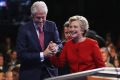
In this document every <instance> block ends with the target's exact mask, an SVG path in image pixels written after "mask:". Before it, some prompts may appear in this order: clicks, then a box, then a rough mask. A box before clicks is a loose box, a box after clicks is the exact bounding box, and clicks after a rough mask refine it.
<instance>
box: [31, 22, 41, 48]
mask: <svg viewBox="0 0 120 80" xmlns="http://www.w3.org/2000/svg"><path fill="white" fill-rule="evenodd" d="M30 31H31V35H32V37H31V38H32V39H33V40H34V42H35V44H36V45H37V47H38V48H39V49H41V46H40V43H39V38H38V35H37V32H36V29H35V26H34V24H33V22H32V23H31V26H30Z"/></svg>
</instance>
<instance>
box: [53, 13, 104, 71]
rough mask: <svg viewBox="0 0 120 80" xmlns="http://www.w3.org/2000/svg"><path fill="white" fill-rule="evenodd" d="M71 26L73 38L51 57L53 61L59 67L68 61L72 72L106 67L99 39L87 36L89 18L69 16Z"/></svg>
mask: <svg viewBox="0 0 120 80" xmlns="http://www.w3.org/2000/svg"><path fill="white" fill-rule="evenodd" d="M69 27H70V32H71V37H72V40H70V41H68V42H66V44H65V45H64V48H63V50H62V52H61V53H60V55H59V56H58V57H57V56H53V57H52V58H51V63H52V64H54V65H56V66H58V67H63V66H64V64H65V63H68V65H69V67H70V72H71V73H75V72H79V71H85V70H90V69H95V68H100V67H104V66H105V64H104V62H103V60H102V56H101V52H100V48H99V46H98V43H97V41H95V40H93V39H90V38H87V37H85V33H86V32H87V31H88V28H89V25H88V21H87V19H86V18H85V17H83V16H78V15H76V16H72V17H70V18H69Z"/></svg>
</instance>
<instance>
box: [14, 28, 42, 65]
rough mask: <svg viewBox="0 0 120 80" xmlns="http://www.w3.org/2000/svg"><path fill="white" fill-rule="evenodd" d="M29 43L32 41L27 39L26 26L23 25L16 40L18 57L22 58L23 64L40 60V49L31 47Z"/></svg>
mask: <svg viewBox="0 0 120 80" xmlns="http://www.w3.org/2000/svg"><path fill="white" fill-rule="evenodd" d="M28 44H30V43H29V42H28V40H27V35H26V28H25V26H21V27H20V28H19V31H18V35H17V41H16V51H17V55H18V59H20V61H21V63H22V64H24V63H25V64H26V63H28V64H30V63H38V62H40V54H39V51H37V50H36V51H35V50H32V49H30V48H29V45H28Z"/></svg>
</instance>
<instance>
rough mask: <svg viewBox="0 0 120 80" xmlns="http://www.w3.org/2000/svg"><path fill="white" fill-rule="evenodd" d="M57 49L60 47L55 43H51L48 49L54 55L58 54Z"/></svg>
mask: <svg viewBox="0 0 120 80" xmlns="http://www.w3.org/2000/svg"><path fill="white" fill-rule="evenodd" d="M57 47H58V45H57V44H56V43H54V42H53V41H50V43H49V45H48V48H49V50H50V51H51V52H52V53H56V52H57Z"/></svg>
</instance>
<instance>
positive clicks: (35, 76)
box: [16, 20, 61, 80]
mask: <svg viewBox="0 0 120 80" xmlns="http://www.w3.org/2000/svg"><path fill="white" fill-rule="evenodd" d="M43 31H44V44H45V48H46V47H47V46H48V44H49V42H50V41H53V42H55V43H57V44H59V43H61V40H60V39H59V33H58V30H57V27H56V24H55V23H54V22H52V21H48V20H46V22H45V24H44V28H43ZM16 50H17V54H18V58H19V59H20V62H21V67H20V80H43V79H44V78H43V77H48V76H47V74H48V73H47V70H46V68H45V66H46V65H47V66H49V65H50V63H49V62H48V58H45V61H44V62H41V59H40V52H42V49H41V46H40V43H39V39H38V35H37V32H36V29H35V26H34V24H33V21H30V22H28V23H27V24H25V25H23V26H21V27H20V28H19V30H18V36H17V41H16Z"/></svg>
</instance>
